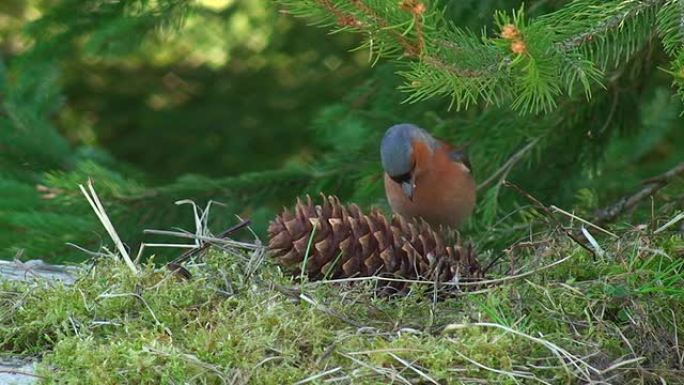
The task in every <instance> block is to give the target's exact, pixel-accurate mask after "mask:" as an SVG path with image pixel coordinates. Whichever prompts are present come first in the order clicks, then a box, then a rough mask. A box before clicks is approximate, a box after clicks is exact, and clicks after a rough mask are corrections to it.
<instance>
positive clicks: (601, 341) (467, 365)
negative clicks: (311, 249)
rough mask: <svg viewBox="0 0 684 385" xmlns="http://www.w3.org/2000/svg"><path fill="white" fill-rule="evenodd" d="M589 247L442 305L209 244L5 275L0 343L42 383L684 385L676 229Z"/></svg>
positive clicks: (527, 258) (529, 256)
mask: <svg viewBox="0 0 684 385" xmlns="http://www.w3.org/2000/svg"><path fill="white" fill-rule="evenodd" d="M673 228H675V227H673ZM597 242H598V243H599V246H600V248H601V251H600V252H596V253H591V252H588V251H587V250H585V249H584V248H582V247H580V246H578V245H577V244H575V243H574V242H572V241H571V240H569V239H568V238H567V237H565V236H564V235H563V234H562V233H549V234H543V235H541V236H538V237H535V238H534V239H530V240H528V241H527V242H523V243H520V244H518V245H516V246H515V247H511V248H509V249H508V250H507V251H506V259H505V264H507V265H508V264H510V265H511V268H512V271H513V272H512V273H509V275H507V276H505V275H499V276H498V278H497V275H494V276H493V279H492V281H491V282H490V283H489V284H486V285H482V286H479V287H469V289H470V290H471V291H470V292H464V293H461V294H459V295H455V296H451V297H449V298H446V299H443V298H442V299H435V298H434V297H433V296H431V295H430V294H429V291H430V290H432V289H433V287H432V286H430V285H425V286H421V285H419V284H417V285H414V286H413V287H412V289H411V291H410V292H409V293H408V294H407V295H405V296H399V297H383V296H378V295H376V294H375V293H377V291H375V290H373V286H374V285H376V284H378V282H376V281H373V280H368V281H366V282H360V283H359V282H356V283H354V284H351V283H349V282H342V283H339V282H338V283H331V282H323V283H321V282H305V283H303V284H300V283H298V282H296V281H295V280H293V279H292V278H289V277H288V276H287V275H284V274H283V273H282V272H281V271H280V269H279V267H278V266H275V265H273V264H272V263H271V262H270V261H269V260H268V258H267V256H265V255H263V253H261V254H260V253H259V252H243V251H236V252H223V251H222V252H218V251H214V252H211V253H209V254H208V255H207V256H205V257H204V258H203V259H202V260H201V261H198V262H195V263H191V264H189V265H188V267H189V270H190V271H191V272H192V274H193V278H192V279H190V280H183V279H180V278H178V277H177V276H175V275H174V274H172V273H170V272H168V271H167V270H165V269H163V268H160V267H158V266H155V265H154V264H153V263H150V264H148V265H146V266H144V267H143V268H142V273H141V274H140V275H139V276H136V275H134V274H133V273H132V272H131V271H130V270H129V269H128V268H127V267H126V266H125V265H124V264H123V263H121V262H119V261H118V260H116V259H115V258H108V257H105V258H100V259H99V260H97V261H95V262H93V263H92V264H89V265H87V266H84V267H83V271H82V273H81V275H80V276H79V278H78V280H77V281H76V283H75V284H73V285H69V286H66V285H62V284H59V283H48V282H24V283H16V282H3V283H2V284H1V285H2V287H1V293H0V301H1V302H0V303H1V305H0V309H1V310H0V312H1V314H0V346H2V349H1V351H2V352H3V354H5V355H10V354H11V355H25V356H29V355H31V356H38V357H40V358H41V364H40V366H39V370H38V372H37V374H38V375H39V376H40V379H41V381H42V382H44V383H46V384H245V383H250V384H295V383H296V384H304V383H310V384H379V383H393V384H431V383H432V384H434V383H437V384H536V383H539V384H588V383H596V384H599V383H601V384H605V383H610V384H651V383H652V384H662V383H669V384H674V383H684V345H683V344H682V343H681V342H680V341H682V340H684V332H683V330H684V242H683V241H682V238H681V235H680V233H677V232H675V231H669V230H668V231H663V232H661V233H660V234H658V235H653V234H652V233H651V232H649V231H648V230H646V229H645V228H633V229H630V230H625V231H623V232H621V233H618V238H615V237H611V236H606V237H605V238H599V239H598V241H597ZM264 258H265V260H262V259H264ZM564 258H566V259H565V260H564V261H563V262H561V263H555V262H557V261H561V260H562V259H564Z"/></svg>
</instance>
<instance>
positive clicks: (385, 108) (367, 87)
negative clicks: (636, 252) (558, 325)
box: [0, 0, 684, 261]
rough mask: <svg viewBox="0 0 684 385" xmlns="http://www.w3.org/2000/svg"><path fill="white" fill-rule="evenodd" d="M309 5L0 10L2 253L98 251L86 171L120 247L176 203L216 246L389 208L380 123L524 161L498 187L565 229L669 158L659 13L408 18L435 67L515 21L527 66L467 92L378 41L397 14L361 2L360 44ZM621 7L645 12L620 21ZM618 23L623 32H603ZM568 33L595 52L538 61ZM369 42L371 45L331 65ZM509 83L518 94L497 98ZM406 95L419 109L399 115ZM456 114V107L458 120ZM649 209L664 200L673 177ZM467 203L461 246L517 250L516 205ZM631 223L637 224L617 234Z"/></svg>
mask: <svg viewBox="0 0 684 385" xmlns="http://www.w3.org/2000/svg"><path fill="white" fill-rule="evenodd" d="M323 3H326V2H321V1H282V2H280V3H278V4H276V3H273V2H270V1H267V0H250V1H231V0H203V1H196V2H186V1H175V0H160V1H154V2H152V1H143V0H136V1H133V0H126V1H115V2H111V1H103V0H87V1H76V0H59V1H37V0H32V1H18V0H10V1H6V2H3V3H2V4H0V36H2V38H3V39H2V45H1V49H2V51H0V52H1V54H2V63H3V64H2V67H0V79H1V80H0V93H1V94H2V100H1V103H2V105H1V111H0V125H1V126H2V128H3V129H2V130H1V131H0V194H2V196H3V197H10V198H9V199H5V200H3V201H2V202H0V249H2V250H3V252H2V257H6V258H10V257H12V256H14V253H15V252H16V251H17V250H24V253H25V255H26V256H27V257H40V258H45V259H49V260H53V261H57V260H61V259H64V258H74V257H78V256H79V255H80V256H81V257H83V255H82V254H80V253H79V252H77V251H75V250H73V249H71V248H68V247H66V246H65V243H66V242H74V243H78V244H80V245H83V246H87V247H92V248H96V247H97V246H98V245H99V244H101V243H102V244H107V243H108V242H109V240H108V239H107V238H106V236H103V234H104V233H103V232H102V230H101V229H100V226H99V225H98V223H96V220H95V217H94V215H93V214H92V213H91V212H90V209H89V207H88V206H87V204H86V203H85V201H84V199H83V198H82V197H81V196H80V193H79V192H78V189H77V187H76V186H77V184H78V183H84V181H85V180H86V179H87V178H88V177H93V178H94V179H95V183H96V188H97V190H98V192H99V193H100V194H101V195H102V199H103V201H104V202H105V205H106V206H107V208H108V210H109V213H110V215H111V216H112V219H113V222H114V223H115V225H116V227H117V229H119V231H120V233H121V234H122V237H123V238H124V239H125V240H126V241H128V243H129V245H130V246H131V247H135V245H137V243H138V242H139V241H140V240H141V239H142V236H141V230H142V229H143V228H170V227H183V228H185V229H188V230H192V228H193V224H192V216H191V214H190V212H189V210H188V209H187V208H186V207H184V206H183V207H176V206H174V205H173V202H175V201H177V200H179V199H193V200H195V201H196V202H197V203H199V204H202V205H203V204H205V203H206V202H207V201H209V200H216V201H220V202H223V203H224V204H225V206H224V207H219V208H216V209H214V210H213V214H212V220H213V222H212V228H213V229H214V230H215V232H218V231H219V230H220V229H222V228H224V227H227V226H228V224H230V223H231V222H233V221H234V218H233V214H240V215H242V216H250V217H252V218H253V220H254V224H255V229H256V230H257V232H259V233H261V234H263V230H264V229H265V227H266V225H267V223H268V220H269V218H270V217H271V216H272V215H273V214H274V212H275V210H278V209H279V207H281V205H289V204H291V202H292V201H293V200H294V198H295V197H296V196H297V195H301V194H303V193H311V194H317V193H318V192H320V191H323V192H325V193H328V194H337V195H339V196H340V197H341V198H342V199H343V200H345V201H355V202H357V203H359V204H361V205H362V206H365V207H368V206H370V205H377V206H381V207H383V208H384V209H387V206H386V203H385V202H384V197H383V192H382V183H381V170H380V166H379V162H378V154H377V146H378V143H379V139H380V137H381V135H382V133H383V132H384V130H385V129H386V128H387V127H388V126H390V125H392V124H395V123H397V122H407V121H408V122H413V123H416V124H419V125H421V126H423V127H426V128H428V129H429V130H431V131H433V132H434V133H435V134H436V135H437V136H439V137H441V138H444V139H446V140H449V141H452V142H454V143H464V144H466V145H467V146H468V149H469V152H470V154H471V157H472V161H473V162H472V163H473V164H474V167H475V170H474V171H475V176H476V179H477V180H478V182H483V181H485V180H487V179H488V178H489V177H490V176H491V175H494V174H495V173H496V172H497V170H499V169H500V168H501V167H502V166H503V165H505V164H506V161H507V160H508V159H509V158H510V157H511V156H512V155H513V154H515V153H516V152H518V151H520V150H521V149H522V148H525V147H526V146H530V150H529V151H527V152H525V153H524V156H523V157H522V160H521V161H520V162H519V163H518V164H516V165H515V167H512V168H511V169H510V170H507V171H506V172H505V174H503V175H501V176H504V175H505V176H506V177H507V178H508V179H510V180H513V181H515V182H516V183H517V184H519V185H521V186H524V188H525V189H527V190H528V191H530V192H531V193H532V194H534V195H535V196H537V197H538V198H540V199H542V200H543V201H544V202H547V203H553V204H556V205H558V206H561V207H565V208H568V209H570V208H575V209H576V210H577V211H578V212H580V213H584V214H588V213H590V212H592V211H593V210H594V209H596V208H597V207H599V206H602V205H605V204H607V203H609V202H610V201H611V200H613V199H615V198H616V197H618V196H620V195H621V194H624V193H625V192H626V191H629V190H632V189H634V188H635V187H636V186H637V185H638V182H639V181H640V180H643V179H644V178H646V177H649V176H652V175H654V174H657V173H660V172H662V171H664V170H666V169H667V168H668V167H671V166H672V165H674V164H676V163H677V162H678V161H681V157H682V156H681V155H682V153H681V148H682V145H683V143H684V132H683V130H681V119H680V116H679V114H680V112H681V110H682V106H681V102H680V100H679V98H678V97H676V96H675V94H676V91H677V88H676V87H674V88H672V87H671V83H672V82H673V76H672V73H675V74H676V73H677V72H676V68H677V67H676V66H677V62H676V60H673V59H672V57H673V55H675V54H676V51H677V49H678V44H679V43H678V40H677V36H678V35H677V34H676V33H674V32H673V31H672V30H671V28H670V27H671V26H672V22H671V20H670V18H667V17H665V16H667V15H669V13H667V12H662V13H659V12H660V11H659V10H660V9H665V10H669V11H672V9H670V8H671V3H672V2H666V1H647V2H643V4H641V3H640V2H630V1H628V2H622V3H621V4H622V5H620V4H618V3H619V2H615V1H611V2H602V5H601V6H600V7H593V8H592V7H590V6H591V5H592V4H593V3H597V2H596V1H594V2H592V1H590V0H578V1H571V2H567V1H541V2H535V3H534V4H530V5H528V6H526V7H525V8H524V10H525V11H524V13H520V12H519V11H517V10H519V9H520V7H521V5H522V3H521V2H519V1H504V0H483V1H479V0H468V1H458V2H453V1H434V2H426V3H425V4H427V9H428V10H429V12H428V13H426V15H429V18H428V17H427V16H426V19H425V20H426V21H425V25H424V28H425V29H424V30H423V32H424V33H425V36H424V37H425V39H426V41H427V45H426V47H429V48H430V49H431V50H435V51H434V52H436V54H437V55H438V56H439V55H441V56H439V57H440V58H441V59H444V60H453V61H454V63H455V64H458V65H465V66H476V65H477V64H478V63H479V62H478V60H480V59H482V60H484V59H486V60H490V59H492V58H494V59H496V58H498V56H497V55H499V53H501V52H504V53H505V52H507V50H508V45H507V44H508V43H507V42H505V41H503V39H501V38H499V35H498V34H499V32H500V31H499V29H500V28H501V24H502V23H516V25H517V26H518V27H519V28H520V30H521V31H523V33H526V34H527V35H526V36H528V37H529V40H528V41H527V43H528V48H529V50H530V52H531V55H532V56H530V57H532V58H534V59H539V60H540V61H538V62H537V63H536V65H537V67H534V66H532V65H531V64H530V63H531V62H529V61H526V60H527V59H525V58H520V57H514V56H511V57H510V58H509V59H505V60H504V59H502V60H503V63H509V64H510V66H509V70H510V71H511V72H509V73H508V75H506V73H505V71H504V72H501V71H503V70H501V71H499V72H496V74H495V75H493V76H495V77H494V78H492V79H493V80H492V81H495V82H494V83H491V82H489V83H482V84H481V85H482V89H483V91H482V93H480V94H477V92H476V88H473V87H477V83H468V84H465V83H459V81H460V80H459V79H458V78H457V77H451V78H445V77H444V76H445V75H444V73H439V74H435V73H434V71H432V72H431V70H430V68H428V67H426V63H428V62H426V61H420V60H416V57H410V56H411V55H404V54H402V51H401V49H399V48H401V47H399V48H397V46H396V44H395V43H396V42H395V43H392V41H390V40H386V39H388V38H389V39H391V38H392V36H396V34H394V35H393V33H392V31H396V30H401V31H405V32H406V36H408V37H414V36H416V33H417V32H416V30H415V28H416V24H415V23H414V24H410V23H408V24H407V23H406V20H408V21H410V20H412V16H411V13H410V12H406V11H405V10H404V9H401V5H400V4H399V3H397V2H395V1H384V0H373V1H368V2H367V3H366V4H368V5H369V6H370V7H372V9H375V10H376V11H377V12H378V14H379V15H380V16H382V17H387V18H388V20H389V21H390V22H389V24H388V25H387V26H386V28H381V29H379V30H376V29H374V28H375V27H377V20H374V19H373V18H366V19H363V20H364V22H365V23H366V24H364V28H366V26H368V28H369V30H364V29H363V28H357V29H358V30H359V31H360V32H363V33H361V34H351V33H347V30H350V29H351V30H354V29H355V28H346V27H345V28H342V31H339V32H338V33H335V34H326V33H325V30H323V29H317V28H314V27H311V26H307V25H305V22H309V21H315V22H319V23H323V24H325V25H326V26H328V27H333V29H339V28H338V27H340V25H339V19H336V18H335V17H331V13H330V10H329V9H327V10H326V9H325V7H321V4H323ZM328 3H329V4H341V3H343V2H342V1H337V0H336V1H331V2H328ZM351 3H355V4H356V3H359V2H350V4H351ZM594 5H596V4H594ZM641 6H644V7H647V6H648V7H651V6H653V7H660V8H658V10H656V9H655V8H648V12H646V11H644V12H641V13H639V12H637V13H634V12H633V10H632V8H630V7H641ZM583 7H585V8H583ZM586 7H589V8H586ZM620 7H623V8H620ZM668 7H669V8H668ZM347 8H348V9H350V10H351V11H350V12H352V11H353V9H352V8H349V7H347ZM347 8H345V9H347ZM587 9H591V10H592V11H591V12H589V13H586V10H587ZM634 9H636V8H634ZM645 9H646V8H645ZM512 10H516V11H515V12H513V11H512ZM497 11H504V13H501V12H498V13H497ZM291 13H295V14H298V15H301V16H304V18H303V19H300V18H295V17H292V15H291ZM663 15H665V16H663ZM332 16H334V15H332ZM359 17H360V16H359ZM564 17H565V18H564ZM620 17H622V18H624V19H625V20H624V23H623V24H622V25H624V28H622V27H621V28H613V27H615V25H614V23H615V20H618V19H619V18H620ZM656 19H657V20H658V23H657V28H655V29H654V26H655V25H656V24H654V23H652V21H653V20H656ZM559 20H560V21H563V20H568V21H569V24H568V25H563V23H561V22H560V21H559ZM605 20H608V21H610V23H609V24H601V23H602V22H605ZM428 21H434V24H430V23H429V22H428ZM373 22H376V24H375V25H374V24H373ZM591 23H595V24H591ZM596 25H599V26H602V25H603V26H606V25H607V26H611V28H603V27H602V28H596ZM554 28H556V29H555V30H554ZM587 31H589V32H591V33H595V35H596V36H597V37H596V40H594V41H592V42H591V45H590V46H588V47H580V48H581V49H578V50H577V51H575V50H573V51H572V52H571V54H567V55H566V54H565V53H564V54H561V53H554V55H555V56H554V55H551V56H548V57H549V58H550V59H549V60H547V61H544V58H545V57H546V56H544V52H545V51H544V49H546V48H545V47H547V45H548V44H550V43H553V42H555V41H557V40H559V39H560V40H561V41H571V42H572V41H574V40H572V39H573V37H577V36H585V37H586V33H587ZM357 32H358V31H357ZM442 32H444V33H442ZM650 32H652V33H650ZM583 33H585V35H582V34H583ZM480 35H481V36H482V37H479V36H480ZM369 36H370V37H372V38H373V39H372V42H373V44H376V45H372V46H371V48H372V49H371V50H369V49H368V47H366V48H364V49H358V50H353V51H350V49H351V48H354V47H363V46H364V42H366V43H367V42H368V41H369V40H368V37H369ZM434 36H437V37H434ZM440 36H441V37H440ZM592 36H594V35H592ZM383 39H385V40H383ZM445 39H446V40H445ZM568 39H569V40H568ZM661 40H662V41H665V47H663V46H662V44H661ZM445 41H446V42H445ZM392 44H395V45H392ZM444 44H447V45H446V47H448V44H455V45H456V46H457V47H461V48H462V49H465V50H466V52H468V53H473V52H474V53H476V55H463V54H458V52H459V51H458V49H457V50H450V49H447V48H445V45H444ZM461 48H459V49H461ZM430 52H433V51H430ZM509 56H510V55H509ZM483 58H484V59H483ZM568 58H569V60H571V61H570V62H565V61H563V60H565V59H568ZM530 60H531V59H530ZM572 60H575V61H574V62H573V61H572ZM573 63H575V64H577V67H573V65H572V64H573ZM370 64H375V65H374V67H373V68H372V69H371V68H370ZM428 64H429V63H428ZM480 64H481V63H480ZM535 68H536V69H535ZM664 68H670V70H669V73H668V71H665V70H663V69H664ZM534 71H537V72H534ZM539 71H542V72H539ZM544 71H546V72H544ZM573 71H576V72H573ZM577 71H580V72H581V71H583V72H582V73H584V74H585V77H586V79H584V80H586V82H585V81H583V80H582V79H581V76H580V75H577V74H579V73H580V72H577ZM673 71H674V72H673ZM535 73H536V74H537V75H539V76H537V77H534V76H532V75H534V74H535ZM568 73H574V74H575V75H572V76H580V78H575V79H573V78H571V77H568V76H571V75H567V74H568ZM554 74H557V75H558V79H556V78H555V77H554V76H555V75H554ZM542 75H543V76H542ZM506 76H509V77H508V78H507V77H506ZM407 79H408V82H407ZM677 79H678V78H677V77H676V76H675V77H674V81H675V82H676V81H677ZM490 80H491V79H490ZM556 82H559V83H562V85H561V86H558V85H556V84H555V83H556ZM585 83H586V84H585ZM572 85H574V86H577V87H575V88H574V92H569V88H572V87H571V86H572ZM517 86H519V87H523V88H521V90H522V91H520V93H519V94H515V93H514V92H511V90H510V89H508V88H506V87H513V88H512V89H513V90H515V87H517ZM574 86H573V87H574ZM449 87H451V88H449ZM459 87H461V88H459ZM463 87H465V88H463ZM583 87H584V88H583ZM554 89H557V90H559V91H558V92H556V91H553V90H554ZM502 90H503V91H505V92H503V91H502ZM560 90H562V92H561V91H560ZM499 91H502V92H501V94H500V95H499V94H496V92H499ZM585 91H587V92H588V91H590V92H591V98H587V96H586V93H585ZM411 92H414V93H413V94H412V93H411ZM416 92H417V94H416ZM456 93H460V94H459V95H461V96H458V97H457V96H456ZM476 94H477V95H476ZM411 95H413V99H411V100H413V101H415V100H418V99H420V100H421V101H420V102H414V103H406V99H407V98H410V97H411ZM416 95H417V96H416ZM444 95H451V96H452V97H453V98H457V99H453V98H449V97H443V96H444ZM464 95H465V96H464ZM478 95H479V96H478ZM521 95H522V96H521ZM524 95H527V96H526V97H525V96H524ZM458 98H461V99H458ZM463 98H465V99H463ZM521 98H522V99H521ZM458 100H462V101H467V104H468V107H469V108H467V109H461V110H457V109H456V108H455V107H457V106H459V102H458ZM454 101H456V104H454ZM494 101H495V102H496V103H488V102H494ZM525 101H527V102H529V105H526V104H525V103H527V102H525ZM521 103H522V104H521ZM460 106H462V107H464V106H465V104H464V103H463V102H461V103H460ZM535 106H537V107H535ZM660 198H662V199H665V200H668V202H670V203H671V204H676V205H681V198H682V197H681V183H679V184H675V185H674V186H673V187H672V188H671V189H670V190H667V191H666V192H665V194H661V195H660ZM479 202H480V203H479V205H478V211H477V213H476V215H475V217H474V219H473V220H472V221H471V222H470V223H469V225H468V227H467V228H466V229H465V233H466V234H467V235H469V236H471V237H474V238H476V239H477V241H478V243H479V245H480V247H482V248H485V249H486V248H490V247H493V248H494V249H498V248H502V247H505V246H507V245H508V243H509V241H510V240H511V239H513V238H517V237H519V236H521V234H522V233H520V232H519V231H514V230H511V229H516V228H517V229H520V228H521V226H520V225H521V222H522V223H524V222H526V221H528V219H529V215H528V213H527V211H526V210H523V211H521V212H520V213H519V214H516V215H509V214H510V213H511V212H514V211H515V210H519V209H520V208H521V206H524V205H525V204H526V203H527V202H521V199H520V197H518V196H516V195H514V194H512V193H510V192H509V191H506V190H505V189H503V187H502V184H501V179H500V178H495V179H494V180H492V182H491V183H489V184H488V185H487V186H485V187H484V188H483V189H481V190H480V194H479ZM523 208H524V207H523ZM649 215H650V213H649V210H645V211H643V212H637V213H636V216H635V217H634V220H635V221H636V220H644V219H646V218H648V217H649ZM524 227H525V226H522V228H524ZM523 233H524V231H523ZM155 240H156V239H155Z"/></svg>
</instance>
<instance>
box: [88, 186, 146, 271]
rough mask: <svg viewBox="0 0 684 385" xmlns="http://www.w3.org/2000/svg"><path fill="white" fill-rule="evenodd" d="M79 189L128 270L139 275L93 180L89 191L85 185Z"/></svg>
mask: <svg viewBox="0 0 684 385" xmlns="http://www.w3.org/2000/svg"><path fill="white" fill-rule="evenodd" d="M78 187H79V188H80V189H81V192H82V193H83V195H84V196H85V197H86V199H87V200H88V203H90V207H92V209H93V211H95V215H97V218H98V219H99V220H100V223H102V226H103V227H104V228H105V230H107V234H109V237H110V238H111V239H112V241H113V242H114V245H115V246H116V248H117V250H119V253H120V254H121V257H122V258H123V260H124V261H125V262H126V265H127V266H128V268H129V269H131V271H132V272H133V273H134V274H138V273H139V271H138V268H137V267H136V266H135V263H133V261H132V260H131V257H130V256H129V255H128V251H126V248H125V247H124V244H123V242H121V238H120V237H119V234H118V233H117V232H116V229H115V228H114V226H113V225H112V222H111V221H110V220H109V217H108V216H107V212H106V211H105V209H104V207H103V206H102V202H100V198H99V197H98V196H97V193H96V192H95V188H93V180H92V179H88V190H86V189H85V187H83V185H78Z"/></svg>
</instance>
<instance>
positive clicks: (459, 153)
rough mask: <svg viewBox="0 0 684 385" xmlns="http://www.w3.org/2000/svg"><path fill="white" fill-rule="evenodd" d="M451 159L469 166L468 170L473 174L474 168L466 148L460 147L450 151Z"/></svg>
mask: <svg viewBox="0 0 684 385" xmlns="http://www.w3.org/2000/svg"><path fill="white" fill-rule="evenodd" d="M449 159H451V160H452V161H454V162H459V163H462V164H463V165H464V166H466V167H467V168H468V171H470V173H471V174H472V173H473V168H472V167H471V166H470V159H469V158H468V155H467V154H466V153H465V150H463V149H460V148H458V149H454V150H451V151H449Z"/></svg>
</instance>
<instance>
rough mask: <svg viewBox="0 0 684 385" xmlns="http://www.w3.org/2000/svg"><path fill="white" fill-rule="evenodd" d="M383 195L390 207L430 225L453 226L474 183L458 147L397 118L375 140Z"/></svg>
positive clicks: (471, 203) (463, 215)
mask: <svg viewBox="0 0 684 385" xmlns="http://www.w3.org/2000/svg"><path fill="white" fill-rule="evenodd" d="M380 158H381V163H382V167H383V169H384V183H385V193H386V195H387V200H388V201H389V205H390V207H391V208H392V211H393V212H394V213H396V214H399V215H401V216H404V217H408V218H422V219H424V220H425V221H426V222H427V223H428V224H430V225H431V226H433V227H447V228H458V227H459V226H460V225H462V224H463V223H464V221H465V220H466V219H467V218H468V217H469V216H470V215H471V214H472V212H473V209H474V208H475V203H476V191H475V190H476V186H475V180H474V178H473V175H472V171H471V166H470V161H469V160H468V157H467V155H466V153H465V151H464V150H463V149H460V148H455V147H452V146H450V145H449V144H447V143H444V142H442V141H440V140H438V139H435V138H434V137H433V136H432V135H430V133H428V132H427V131H426V130H424V129H423V128H420V127H418V126H416V125H414V124H408V123H402V124H396V125H393V126H392V127H390V128H388V129H387V131H386V132H385V135H384V136H383V138H382V142H381V144H380Z"/></svg>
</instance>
